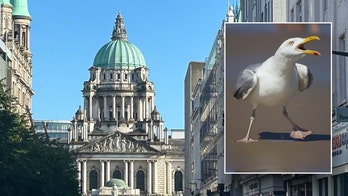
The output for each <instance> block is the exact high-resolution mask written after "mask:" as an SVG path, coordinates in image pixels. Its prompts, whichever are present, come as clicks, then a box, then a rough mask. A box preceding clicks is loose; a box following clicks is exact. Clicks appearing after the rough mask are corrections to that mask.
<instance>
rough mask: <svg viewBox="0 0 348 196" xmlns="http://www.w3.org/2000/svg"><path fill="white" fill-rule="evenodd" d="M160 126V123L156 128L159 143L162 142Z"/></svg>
mask: <svg viewBox="0 0 348 196" xmlns="http://www.w3.org/2000/svg"><path fill="white" fill-rule="evenodd" d="M162 131H163V130H162V125H161V123H160V124H159V126H158V127H157V134H158V139H159V141H160V142H161V141H163V139H162Z"/></svg>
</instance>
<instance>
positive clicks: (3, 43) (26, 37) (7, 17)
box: [0, 0, 34, 114]
mask: <svg viewBox="0 0 348 196" xmlns="http://www.w3.org/2000/svg"><path fill="white" fill-rule="evenodd" d="M0 16H1V18H0V54H1V55H0V80H3V82H4V83H5V84H6V86H7V88H8V89H10V91H9V92H10V94H11V95H12V96H13V97H15V98H16V99H17V101H18V104H17V111H18V112H19V113H20V114H23V113H28V112H29V111H30V109H31V105H32V100H31V98H32V96H33V95H34V91H33V89H32V54H31V51H30V28H31V26H30V22H31V16H30V14H29V11H28V3H27V0H2V1H0Z"/></svg>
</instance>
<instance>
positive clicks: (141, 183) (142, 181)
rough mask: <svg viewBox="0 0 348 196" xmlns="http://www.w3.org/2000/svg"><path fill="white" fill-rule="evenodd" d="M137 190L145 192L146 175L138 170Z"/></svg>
mask: <svg viewBox="0 0 348 196" xmlns="http://www.w3.org/2000/svg"><path fill="white" fill-rule="evenodd" d="M135 187H136V188H137V189H140V190H141V191H145V173H144V171H143V170H138V171H137V174H136V186H135Z"/></svg>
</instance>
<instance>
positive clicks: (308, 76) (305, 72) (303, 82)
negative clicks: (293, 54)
mask: <svg viewBox="0 0 348 196" xmlns="http://www.w3.org/2000/svg"><path fill="white" fill-rule="evenodd" d="M296 70H297V79H298V90H299V91H303V90H305V89H307V88H309V87H310V86H311V84H312V82H313V74H312V73H311V71H310V70H309V69H308V67H307V66H305V65H303V64H300V63H296Z"/></svg>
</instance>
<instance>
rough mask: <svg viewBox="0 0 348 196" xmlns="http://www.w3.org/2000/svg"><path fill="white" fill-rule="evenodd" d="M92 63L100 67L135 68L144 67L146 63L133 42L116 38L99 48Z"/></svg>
mask: <svg viewBox="0 0 348 196" xmlns="http://www.w3.org/2000/svg"><path fill="white" fill-rule="evenodd" d="M93 65H94V66H96V67H101V68H122V69H135V68H138V67H145V66H146V63H145V59H144V56H143V54H142V53H141V51H140V50H139V49H138V48H137V47H136V46H135V45H134V44H132V43H130V42H129V41H126V40H121V39H116V40H112V41H110V42H108V43H107V44H105V45H104V46H103V47H102V48H100V50H99V51H98V53H97V55H96V56H95V58H94V62H93Z"/></svg>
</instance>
